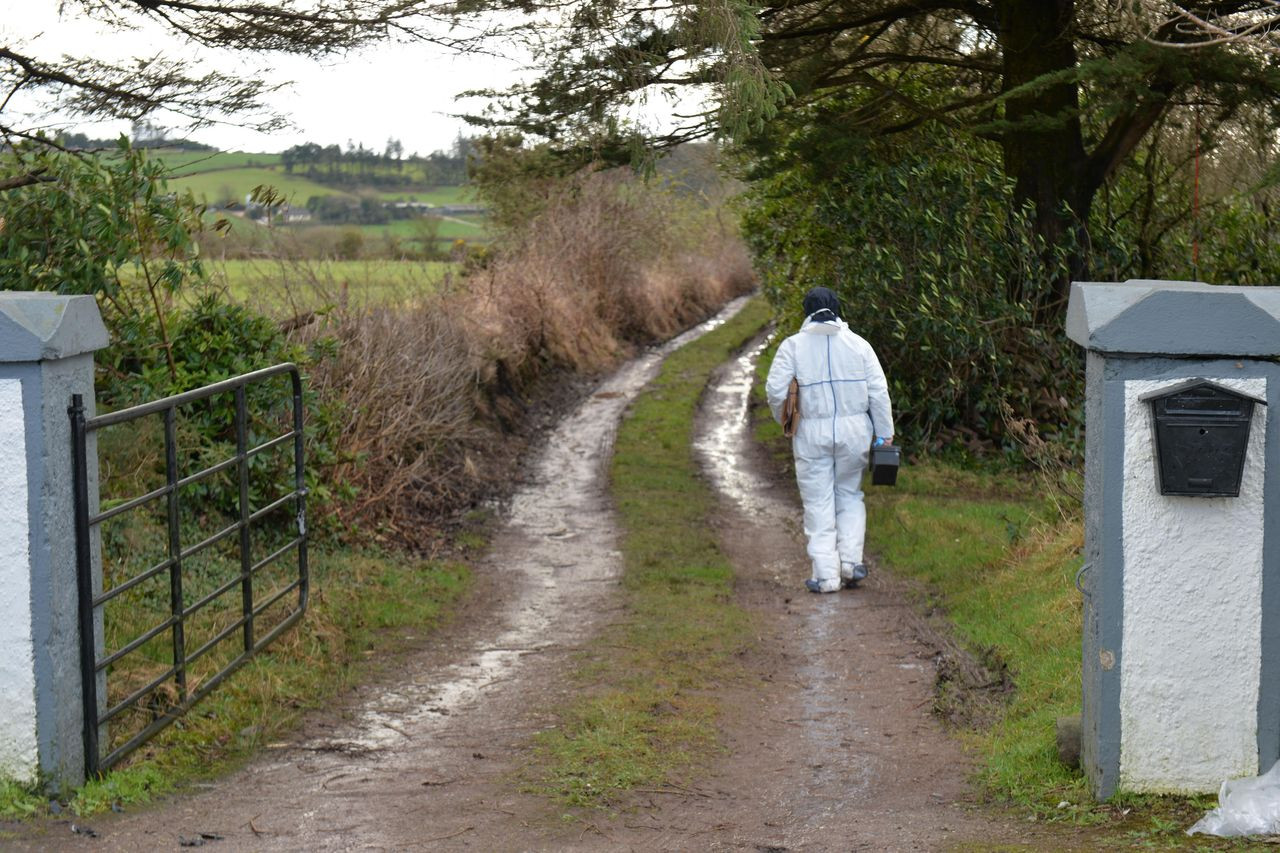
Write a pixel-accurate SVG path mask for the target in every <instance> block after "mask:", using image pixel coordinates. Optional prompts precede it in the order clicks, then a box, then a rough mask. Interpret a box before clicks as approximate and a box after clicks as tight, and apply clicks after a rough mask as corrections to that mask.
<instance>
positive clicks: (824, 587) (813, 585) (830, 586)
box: [804, 578, 840, 593]
mask: <svg viewBox="0 0 1280 853" xmlns="http://www.w3.org/2000/svg"><path fill="white" fill-rule="evenodd" d="M804 588H805V589H807V590H809V592H818V593H822V592H838V591H839V589H840V579H839V578H836V579H834V580H829V581H816V580H814V579H813V578H810V579H809V580H807V581H805V582H804Z"/></svg>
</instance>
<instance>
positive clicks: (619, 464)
mask: <svg viewBox="0 0 1280 853" xmlns="http://www.w3.org/2000/svg"><path fill="white" fill-rule="evenodd" d="M767 319H768V309H767V308H766V306H765V305H764V303H763V301H762V300H759V299H755V300H752V301H751V302H750V303H749V304H748V305H747V307H746V308H745V309H744V310H743V311H742V312H741V313H739V314H738V316H737V317H735V318H734V319H732V320H730V321H729V322H728V323H726V324H724V325H723V326H721V327H720V328H718V329H716V330H715V331H713V332H711V333H709V334H707V335H705V336H703V337H702V338H700V339H698V340H697V341H694V342H693V343H690V344H688V345H687V346H685V347H683V348H681V349H680V350H678V351H676V352H675V353H673V354H672V355H671V356H670V357H668V359H667V360H666V363H665V364H664V365H663V368H662V370H661V372H660V374H659V375H658V377H657V378H656V379H655V380H654V381H653V383H652V384H651V385H650V386H649V388H648V389H646V391H645V392H644V393H643V394H642V395H641V396H640V397H639V398H638V399H637V400H636V401H635V403H634V404H633V405H632V406H631V408H630V410H629V411H628V413H627V416H626V417H625V419H624V421H623V423H622V426H621V428H620V430H619V433H618V437H617V441H616V444H615V451H614V458H613V464H612V468H611V471H610V481H611V489H612V493H613V497H614V501H615V503H616V505H617V508H618V515H619V521H620V522H621V526H622V530H623V535H622V552H623V558H624V561H625V572H626V573H625V575H624V580H623V586H624V589H625V593H626V607H627V616H626V617H625V618H624V619H623V620H622V621H621V623H620V624H618V625H616V626H615V627H613V628H612V629H610V630H608V631H606V632H605V634H604V636H602V637H601V638H600V639H599V640H597V641H596V642H594V643H593V644H591V646H590V647H589V651H588V656H587V659H586V660H585V661H584V662H583V664H582V666H581V668H580V669H579V671H578V673H577V677H578V681H579V683H580V684H581V685H582V688H583V695H582V698H580V699H578V700H577V701H575V702H574V703H573V704H572V705H570V706H568V707H566V708H563V709H561V710H560V722H559V725H558V726H557V727H556V728H554V729H551V730H549V731H547V732H544V733H542V734H541V735H539V737H538V741H537V745H538V752H539V763H538V765H537V766H536V767H535V768H534V770H532V771H531V773H532V775H533V776H535V777H536V779H535V781H534V782H533V787H534V788H535V789H537V790H540V791H542V792H544V793H546V794H548V795H550V796H552V797H554V798H556V799H558V800H559V801H561V802H563V803H565V804H568V805H580V806H605V805H608V804H609V803H611V802H613V801H614V800H615V799H616V797H617V796H618V795H619V794H621V793H622V792H625V791H627V790H629V789H632V788H635V787H637V786H643V785H652V784H660V783H662V782H663V781H664V780H669V779H670V778H671V777H672V775H673V774H674V773H675V772H677V771H678V770H679V769H681V768H685V767H688V766H689V765H690V764H693V763H696V762H697V761H699V760H701V759H704V758H705V757H706V756H707V755H708V754H709V753H710V752H712V751H714V750H715V749H716V748H717V747H716V745H717V735H716V727H715V722H716V718H717V714H718V708H717V707H716V705H715V703H714V701H713V700H711V699H710V698H708V697H707V696H706V695H705V694H704V692H703V691H704V690H705V688H707V687H709V686H711V685H712V684H714V683H715V682H716V681H718V680H719V679H722V678H724V677H725V674H726V673H729V672H733V671H734V665H733V663H732V660H733V656H734V655H735V654H736V653H737V652H739V651H741V650H742V649H743V648H745V647H746V645H747V643H748V642H749V638H750V631H749V626H748V617H747V615H746V614H745V613H744V612H743V611H742V610H741V609H740V608H738V607H737V606H736V605H735V604H734V603H733V568H732V566H731V565H730V564H729V561H728V559H727V558H726V557H725V556H724V554H723V553H722V552H721V550H720V547H719V544H718V542H717V541H716V535H715V532H714V530H713V529H712V527H711V526H710V525H709V524H708V521H709V519H710V517H711V515H712V513H713V512H714V511H715V507H716V498H715V495H714V494H713V493H712V492H711V491H710V490H709V489H708V488H707V486H706V485H705V484H704V483H703V482H702V481H701V480H700V479H699V476H698V466H697V461H696V460H695V459H694V457H693V451H692V448H691V443H692V438H693V417H694V413H695V410H696V408H697V404H698V400H699V397H700V395H701V393H702V389H703V388H704V387H705V386H706V383H707V379H708V377H709V375H710V373H711V371H712V370H713V369H715V367H716V366H718V365H719V364H721V363H723V362H724V361H725V360H727V359H728V358H729V357H730V355H731V354H732V353H733V352H735V351H736V350H738V349H739V348H741V346H742V345H743V344H745V343H746V342H747V341H748V340H750V339H751V338H752V337H753V336H754V335H755V334H756V333H757V332H758V331H759V330H760V328H761V327H762V326H763V325H764V323H765V322H766V321H767Z"/></svg>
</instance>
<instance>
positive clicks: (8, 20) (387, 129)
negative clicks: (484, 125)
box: [0, 0, 528, 154]
mask: <svg viewBox="0 0 1280 853" xmlns="http://www.w3.org/2000/svg"><path fill="white" fill-rule="evenodd" d="M71 8H74V7H71ZM14 41H17V42H18V43H21V44H23V45H24V47H25V49H26V51H27V52H28V53H30V54H34V55H35V56H37V57H39V58H41V59H50V60H51V59H56V58H57V57H59V56H60V55H62V54H64V53H65V54H72V55H81V56H93V57H96V58H98V59H127V58H131V57H133V56H151V55H154V54H155V53H156V52H157V51H160V52H164V53H166V54H169V55H173V56H183V55H189V54H190V53H191V51H192V50H193V48H192V47H191V46H190V45H188V44H186V43H184V42H182V41H180V40H178V39H176V38H173V37H172V36H171V35H169V34H168V33H167V32H166V31H164V30H163V29H161V28H160V27H158V26H149V27H147V28H146V29H144V30H141V31H137V32H125V33H120V32H118V31H114V30H107V29H104V28H103V27H101V26H100V25H97V24H95V23H94V22H92V21H87V20H85V19H84V18H83V17H81V16H76V15H67V16H65V17H59V15H58V0H0V44H5V43H12V42H14ZM200 56H201V57H202V59H203V60H204V61H207V62H209V63H216V64H217V67H219V68H221V69H222V70H224V71H225V70H231V69H240V70H241V72H242V73H246V74H253V73H261V74H262V75H263V76H264V77H265V79H267V80H271V81H278V82H284V81H293V83H292V85H291V86H290V87H288V88H287V89H286V90H284V91H282V92H280V93H278V94H277V95H275V96H274V97H273V99H272V101H273V104H274V105H275V106H276V107H277V108H278V109H279V110H280V111H281V112H283V113H285V114H286V115H288V117H289V118H290V119H291V120H292V121H293V123H294V124H295V125H297V127H296V128H293V129H289V130H285V131H281V132H278V133H274V134H271V135H269V136H268V135H264V134H261V133H257V132H254V131H252V130H247V129H244V128H240V127H232V126H214V127H209V128H204V129H201V130H199V131H197V132H196V133H194V134H192V135H193V137H194V138H196V139H198V140H200V141H202V142H207V143H209V144H211V145H216V146H217V147H219V148H222V149H224V150H240V151H280V150H282V149H284V148H288V147H289V146H291V145H295V144H297V143H299V142H303V141H309V142H318V143H321V144H324V145H328V144H334V143H337V144H341V145H344V146H345V145H346V144H347V141H348V140H353V141H355V142H362V143H364V144H365V145H366V146H368V147H371V148H374V149H376V150H382V148H383V146H384V145H385V144H386V141H387V139H388V138H389V137H393V136H394V137H395V138H397V139H399V140H400V141H401V142H402V143H403V144H404V150H405V153H406V154H407V153H410V152H414V151H416V152H419V153H422V154H426V153H429V152H431V151H435V150H439V149H448V148H449V147H450V146H451V145H452V144H453V140H454V138H455V137H456V136H457V135H458V134H459V133H460V132H463V133H465V132H469V131H468V128H467V125H466V123H465V122H463V121H462V120H461V119H456V118H453V117H452V116H451V114H452V113H459V112H479V111H480V110H481V109H482V108H483V106H484V104H483V103H482V102H476V101H474V100H472V101H467V102H463V101H457V100H455V97H454V96H455V95H457V94H458V93H459V92H461V91H463V90H466V89H481V88H499V89H501V88H505V87H506V86H508V85H510V84H511V83H512V82H514V81H516V80H518V79H519V78H520V76H521V75H522V74H527V73H528V72H527V70H525V69H523V68H522V64H521V63H520V62H518V61H516V60H514V59H510V58H503V57H494V56H483V57H481V56H460V55H457V54H454V53H452V52H450V51H448V50H446V49H444V48H440V47H436V46H434V45H430V44H414V45H393V44H382V45H377V46H375V47H373V48H371V49H368V50H365V51H363V52H361V53H359V54H355V55H352V56H348V57H338V58H330V59H327V60H323V61H314V60H309V59H301V58H298V57H289V56H268V57H263V56H261V55H259V56H255V57H253V59H252V62H247V61H246V58H245V57H244V56H243V55H237V54H233V53H231V52H209V51H201V53H200ZM19 106H21V107H25V108H28V109H30V108H34V106H35V105H34V104H32V103H30V102H24V103H22V104H20V105H19ZM11 108H12V106H11ZM160 123H161V124H177V121H176V120H175V121H174V122H172V123H168V122H165V121H164V120H163V119H160ZM44 124H46V125H50V126H56V127H71V128H74V129H78V130H83V131H85V132H87V133H89V134H90V135H93V136H115V135H117V134H118V133H120V132H127V131H128V129H129V128H128V124H127V123H125V122H115V123H107V124H99V125H91V124H87V123H84V122H69V121H67V120H66V119H65V117H58V116H53V117H50V118H47V119H45V120H44Z"/></svg>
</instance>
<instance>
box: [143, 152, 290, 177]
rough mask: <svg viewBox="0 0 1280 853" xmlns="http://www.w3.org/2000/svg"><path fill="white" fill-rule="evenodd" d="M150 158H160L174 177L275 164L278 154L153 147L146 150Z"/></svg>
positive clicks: (277, 161)
mask: <svg viewBox="0 0 1280 853" xmlns="http://www.w3.org/2000/svg"><path fill="white" fill-rule="evenodd" d="M148 154H149V156H150V157H151V158H152V159H155V160H160V161H161V162H163V163H164V164H165V166H167V167H168V168H169V170H170V171H171V172H172V173H173V174H174V176H175V177H180V176H185V175H192V174H196V173H199V172H212V171H215V170H219V169H243V168H246V167H247V168H256V167H260V166H276V165H279V163H280V155H279V154H265V153H260V152H257V153H255V152H244V151H175V150H169V149H164V148H160V149H154V150H152V151H149V152H148Z"/></svg>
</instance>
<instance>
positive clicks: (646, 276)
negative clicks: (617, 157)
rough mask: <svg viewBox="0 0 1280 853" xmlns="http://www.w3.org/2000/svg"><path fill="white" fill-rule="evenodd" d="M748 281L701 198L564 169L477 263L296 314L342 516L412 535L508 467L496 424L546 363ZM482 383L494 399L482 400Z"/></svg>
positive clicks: (619, 348)
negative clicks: (438, 284) (314, 347)
mask: <svg viewBox="0 0 1280 853" xmlns="http://www.w3.org/2000/svg"><path fill="white" fill-rule="evenodd" d="M753 286H754V276H753V273H752V270H751V265H750V259H749V257H748V254H747V251H746V249H745V248H744V246H743V245H742V243H741V242H740V241H739V239H738V237H737V234H736V232H735V231H733V230H732V229H730V228H726V227H723V226H722V225H720V223H719V220H718V219H717V217H716V216H715V215H714V211H711V210H708V209H705V208H702V209H700V206H699V205H696V204H694V203H692V202H691V201H690V200H689V199H687V198H686V199H681V198H679V197H678V196H677V195H676V194H675V193H673V192H671V191H670V190H669V189H666V188H664V187H662V186H659V185H645V184H644V183H642V182H640V181H638V180H637V179H634V178H628V177H623V176H620V175H618V174H592V175H587V176H583V177H579V178H576V179H574V180H573V181H572V182H570V183H568V184H566V185H565V186H564V187H563V188H562V189H561V190H560V191H558V192H557V194H556V196H555V198H553V199H551V200H550V202H549V203H548V204H547V205H546V207H545V208H544V209H543V210H542V212H541V213H540V214H539V215H538V216H537V217H536V218H534V219H533V220H532V221H531V222H530V223H528V225H527V227H526V228H524V229H523V230H522V231H521V233H520V234H518V235H517V236H516V237H515V239H513V240H511V241H510V242H509V243H508V244H507V245H506V246H505V247H503V248H501V249H500V250H499V251H497V252H496V253H495V257H494V259H493V260H492V261H491V262H490V263H489V264H488V266H487V267H485V268H484V269H480V270H476V271H473V273H472V274H471V275H470V276H468V277H467V278H466V279H464V280H463V281H462V282H461V283H459V284H457V285H455V286H453V287H449V288H445V289H442V290H438V291H436V292H434V293H431V294H429V295H425V296H423V295H421V293H419V295H417V296H416V297H415V298H413V299H411V300H404V301H402V302H399V303H398V304H394V305H390V306H385V307H372V308H370V307H367V306H363V307H361V306H354V305H348V304H346V303H344V302H342V301H340V300H339V301H334V300H332V299H330V300H329V301H330V304H333V305H335V306H336V307H335V308H333V309H332V310H331V311H330V312H329V313H328V314H327V315H326V316H324V317H323V318H320V319H319V321H317V322H312V323H306V324H300V326H299V328H297V329H296V330H295V331H294V334H295V336H297V337H299V338H300V339H308V338H314V337H316V336H329V337H331V338H333V339H335V340H336V342H337V347H336V355H334V356H333V357H331V358H329V359H325V360H322V361H321V362H319V363H318V364H316V365H315V366H314V367H313V369H312V371H311V377H310V382H311V387H312V389H313V390H314V391H315V392H316V393H318V394H319V395H320V397H321V398H322V399H324V400H329V401H333V402H336V403H337V404H338V408H339V409H340V410H341V412H342V413H343V414H342V415H341V426H340V435H339V436H337V443H338V446H339V448H340V451H341V452H340V458H339V460H338V461H337V462H336V463H334V465H333V466H332V470H331V471H330V472H329V476H330V477H331V478H333V481H334V482H338V483H342V484H344V485H346V486H349V487H351V490H352V491H353V493H354V497H353V498H351V499H350V501H349V502H347V504H346V505H345V507H344V508H343V510H342V511H343V513H344V515H346V516H347V517H348V519H349V520H360V521H364V522H376V523H377V524H380V525H382V526H383V527H384V528H388V529H390V530H391V531H392V532H393V533H395V534H396V535H397V536H398V537H399V538H402V539H406V540H408V541H410V542H414V543H417V544H420V545H421V544H423V543H424V541H425V540H424V536H426V535H428V534H427V533H426V531H425V529H424V522H425V521H427V520H428V519H429V518H430V517H439V516H440V515H442V514H447V513H448V512H449V511H450V510H455V511H456V510H458V509H461V508H464V507H465V506H466V505H467V504H469V503H470V502H472V501H474V499H475V498H476V497H477V496H479V495H480V494H482V493H484V492H486V491H488V487H490V486H491V485H493V480H494V479H496V478H498V477H502V476H507V475H508V474H509V472H510V470H511V465H512V463H513V462H514V461H515V460H514V459H512V458H510V457H511V455H513V454H515V453H518V452H519V450H520V448H521V444H520V443H519V442H508V441H506V440H504V439H505V436H504V434H503V433H504V432H506V431H509V430H510V429H511V428H512V427H513V426H514V425H515V424H513V419H512V418H496V417H494V415H495V414H501V413H504V412H505V413H507V414H510V413H519V412H521V411H523V408H524V406H523V401H522V400H521V399H520V398H521V397H522V396H525V395H527V394H529V393H530V392H531V389H532V388H533V387H534V383H536V382H537V381H539V380H541V379H544V378H546V377H547V376H548V375H550V374H552V373H554V372H556V371H571V372H575V373H583V374H593V373H597V372H599V371H602V370H605V369H608V368H609V367H611V366H613V365H614V364H616V363H617V362H618V361H619V360H620V359H621V358H623V357H625V356H626V355H628V354H629V353H631V352H632V351H633V350H634V349H635V347H637V346H642V345H646V344H649V343H653V342H656V341H659V340H662V339H665V338H667V337H670V336H671V335H672V334H674V333H676V332H678V331H680V330H681V329H683V328H686V327H688V326H689V325H691V324H693V323H694V322H697V321H698V320H700V319H702V318H703V317H705V316H707V315H708V314H710V313H711V312H712V311H713V310H714V309H715V308H716V307H718V306H719V305H722V304H723V303H724V302H726V301H727V300H728V299H730V298H732V297H733V296H735V295H738V294H741V293H743V292H746V291H747V290H749V289H751V288H752V287H753ZM495 398H498V399H499V401H501V400H502V399H506V400H507V403H508V404H507V405H506V406H502V405H498V406H495V405H494V401H495Z"/></svg>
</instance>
